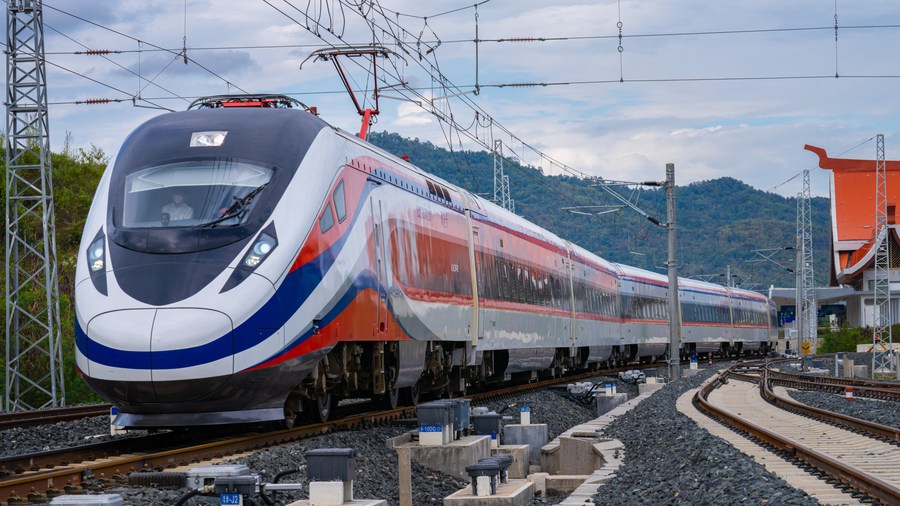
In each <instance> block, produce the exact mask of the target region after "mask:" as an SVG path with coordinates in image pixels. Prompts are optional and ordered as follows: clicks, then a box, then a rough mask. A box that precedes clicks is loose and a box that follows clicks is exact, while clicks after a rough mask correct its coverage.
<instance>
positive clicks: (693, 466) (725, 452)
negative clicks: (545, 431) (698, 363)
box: [594, 369, 818, 505]
mask: <svg viewBox="0 0 900 506" xmlns="http://www.w3.org/2000/svg"><path fill="white" fill-rule="evenodd" d="M713 372H714V371H713V370H711V369H707V370H704V371H701V372H700V373H699V374H697V375H696V376H692V377H690V378H684V379H681V380H679V381H676V382H673V383H670V384H668V385H666V386H665V387H663V388H662V389H661V390H659V391H657V392H656V393H655V394H653V395H652V396H650V397H649V398H647V399H645V400H644V401H642V402H641V403H640V404H638V405H637V406H636V407H635V408H634V409H632V410H631V411H629V412H628V413H626V414H624V415H622V416H620V417H619V418H617V419H616V420H614V421H613V422H612V423H611V424H610V425H609V426H608V427H607V428H606V430H605V433H604V435H605V436H606V437H610V438H615V439H618V440H620V441H622V443H624V445H625V462H624V464H623V466H622V467H621V468H620V469H619V472H618V473H617V474H616V476H615V477H614V478H613V479H612V480H610V481H609V482H608V483H607V484H606V485H604V486H603V487H601V488H600V490H599V492H598V493H597V494H596V495H595V496H594V503H595V504H597V505H621V504H654V505H655V504H704V505H708V504H722V505H726V504H728V505H730V504H791V505H806V504H809V505H813V504H818V502H817V501H816V500H815V499H813V498H811V497H810V496H808V495H807V494H806V493H804V492H802V491H800V490H798V489H796V488H793V487H791V486H790V485H788V484H787V483H786V482H785V481H784V480H782V479H781V478H779V477H777V476H775V475H774V474H772V473H769V472H768V471H766V469H765V468H764V467H763V466H761V465H759V464H757V463H756V462H755V461H754V460H753V459H752V458H750V457H748V456H747V455H745V454H743V453H741V452H739V451H737V450H736V449H734V447H732V446H731V445H730V444H728V443H726V442H725V441H723V440H721V439H719V438H718V437H715V436H712V435H710V434H709V433H708V432H706V431H705V430H703V429H701V428H700V427H698V426H697V424H695V423H694V422H693V421H692V420H691V419H689V418H688V417H686V416H685V415H683V414H681V413H680V412H679V411H678V409H677V408H676V407H675V402H676V400H677V399H678V397H679V396H681V395H682V394H683V393H685V392H687V391H688V390H690V389H692V388H697V387H699V386H700V384H701V383H703V381H704V380H706V379H707V378H709V377H710V376H711V375H712V374H713Z"/></svg>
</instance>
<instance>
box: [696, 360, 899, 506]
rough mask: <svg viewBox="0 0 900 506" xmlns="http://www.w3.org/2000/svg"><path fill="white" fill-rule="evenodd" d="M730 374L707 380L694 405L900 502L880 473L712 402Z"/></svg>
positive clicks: (885, 499)
mask: <svg viewBox="0 0 900 506" xmlns="http://www.w3.org/2000/svg"><path fill="white" fill-rule="evenodd" d="M729 376H730V373H729V371H728V370H726V371H724V372H723V373H721V374H719V375H717V376H716V377H715V379H714V380H713V381H710V382H709V383H707V384H706V385H705V386H704V387H703V388H701V389H700V390H699V391H698V392H697V393H696V394H695V395H694V405H695V406H697V407H698V408H699V409H701V410H703V411H705V412H707V413H709V414H710V415H711V416H713V417H714V418H717V419H719V420H722V421H723V422H724V423H726V424H727V425H731V426H733V427H736V428H738V429H741V430H743V431H744V432H746V433H748V434H750V435H751V436H753V437H755V438H756V439H758V440H760V441H762V442H764V443H767V444H769V445H771V446H773V447H774V448H776V449H778V450H781V451H783V452H785V453H786V454H787V455H789V456H791V457H793V458H795V459H797V460H799V461H801V462H805V463H806V464H808V465H811V466H812V467H815V468H816V469H818V470H819V471H821V472H823V473H825V474H827V475H829V476H831V477H833V478H835V479H836V480H838V481H840V482H842V483H845V484H847V485H849V486H851V487H853V488H855V489H857V490H859V491H861V492H863V493H864V494H867V495H869V496H870V497H873V498H875V499H877V500H879V501H881V502H884V503H885V504H898V503H900V488H898V487H896V486H894V485H892V484H890V483H887V482H885V481H883V480H881V479H879V478H878V477H875V476H872V475H869V474H867V473H865V472H862V471H860V470H859V469H856V468H855V467H852V466H849V465H846V464H844V463H842V462H841V461H839V460H837V459H834V458H832V457H829V456H828V455H825V454H823V453H820V452H818V451H815V450H813V449H811V448H807V447H805V446H803V445H800V444H798V443H797V442H796V441H794V440H791V439H788V438H785V437H783V436H781V435H779V434H777V433H775V432H773V431H771V430H769V429H766V428H765V427H762V426H760V425H757V424H755V423H753V422H750V421H748V420H745V419H743V418H741V417H740V416H738V415H736V414H732V413H730V412H729V411H727V410H724V409H719V408H718V407H716V406H715V405H713V404H712V403H710V402H709V400H708V396H709V394H710V392H712V391H713V390H714V389H715V388H716V387H718V386H719V385H720V384H722V383H724V382H726V381H727V380H728V378H729ZM762 383H765V378H762Z"/></svg>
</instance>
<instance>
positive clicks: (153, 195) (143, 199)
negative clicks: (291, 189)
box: [122, 159, 274, 228]
mask: <svg viewBox="0 0 900 506" xmlns="http://www.w3.org/2000/svg"><path fill="white" fill-rule="evenodd" d="M273 173H274V170H273V169H271V168H266V167H262V166H259V165H253V164H249V163H244V162H236V161H228V160H214V159H208V160H191V161H186V162H178V163H171V164H167V165H160V166H156V167H150V168H148V169H144V170H140V171H137V172H134V173H132V174H129V175H128V176H127V177H126V178H125V188H124V190H125V191H124V199H123V202H122V204H123V210H122V225H123V226H124V227H125V228H156V227H196V226H221V227H226V226H235V225H240V224H243V223H244V222H245V221H246V220H247V217H248V216H249V215H250V211H251V210H252V209H253V206H254V205H255V202H256V201H257V200H259V199H256V198H254V197H256V196H257V194H259V193H260V192H262V191H263V190H264V189H265V187H266V185H267V184H268V183H269V181H270V180H271V179H272V174H273Z"/></svg>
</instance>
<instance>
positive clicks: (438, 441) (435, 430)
mask: <svg viewBox="0 0 900 506" xmlns="http://www.w3.org/2000/svg"><path fill="white" fill-rule="evenodd" d="M419 444H420V445H421V446H441V445H443V444H444V427H442V426H440V425H420V426H419Z"/></svg>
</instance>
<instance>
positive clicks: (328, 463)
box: [303, 448, 356, 481]
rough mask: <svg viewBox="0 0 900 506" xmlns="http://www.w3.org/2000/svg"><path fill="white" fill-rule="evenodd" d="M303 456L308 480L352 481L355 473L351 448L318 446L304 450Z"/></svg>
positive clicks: (354, 457)
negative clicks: (318, 447) (317, 447)
mask: <svg viewBox="0 0 900 506" xmlns="http://www.w3.org/2000/svg"><path fill="white" fill-rule="evenodd" d="M303 457H304V458H305V459H306V477H307V478H308V479H309V481H353V477H354V476H355V475H356V450H355V449H353V448H320V449H318V450H310V451H308V452H306V453H305V454H304V455H303Z"/></svg>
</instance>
